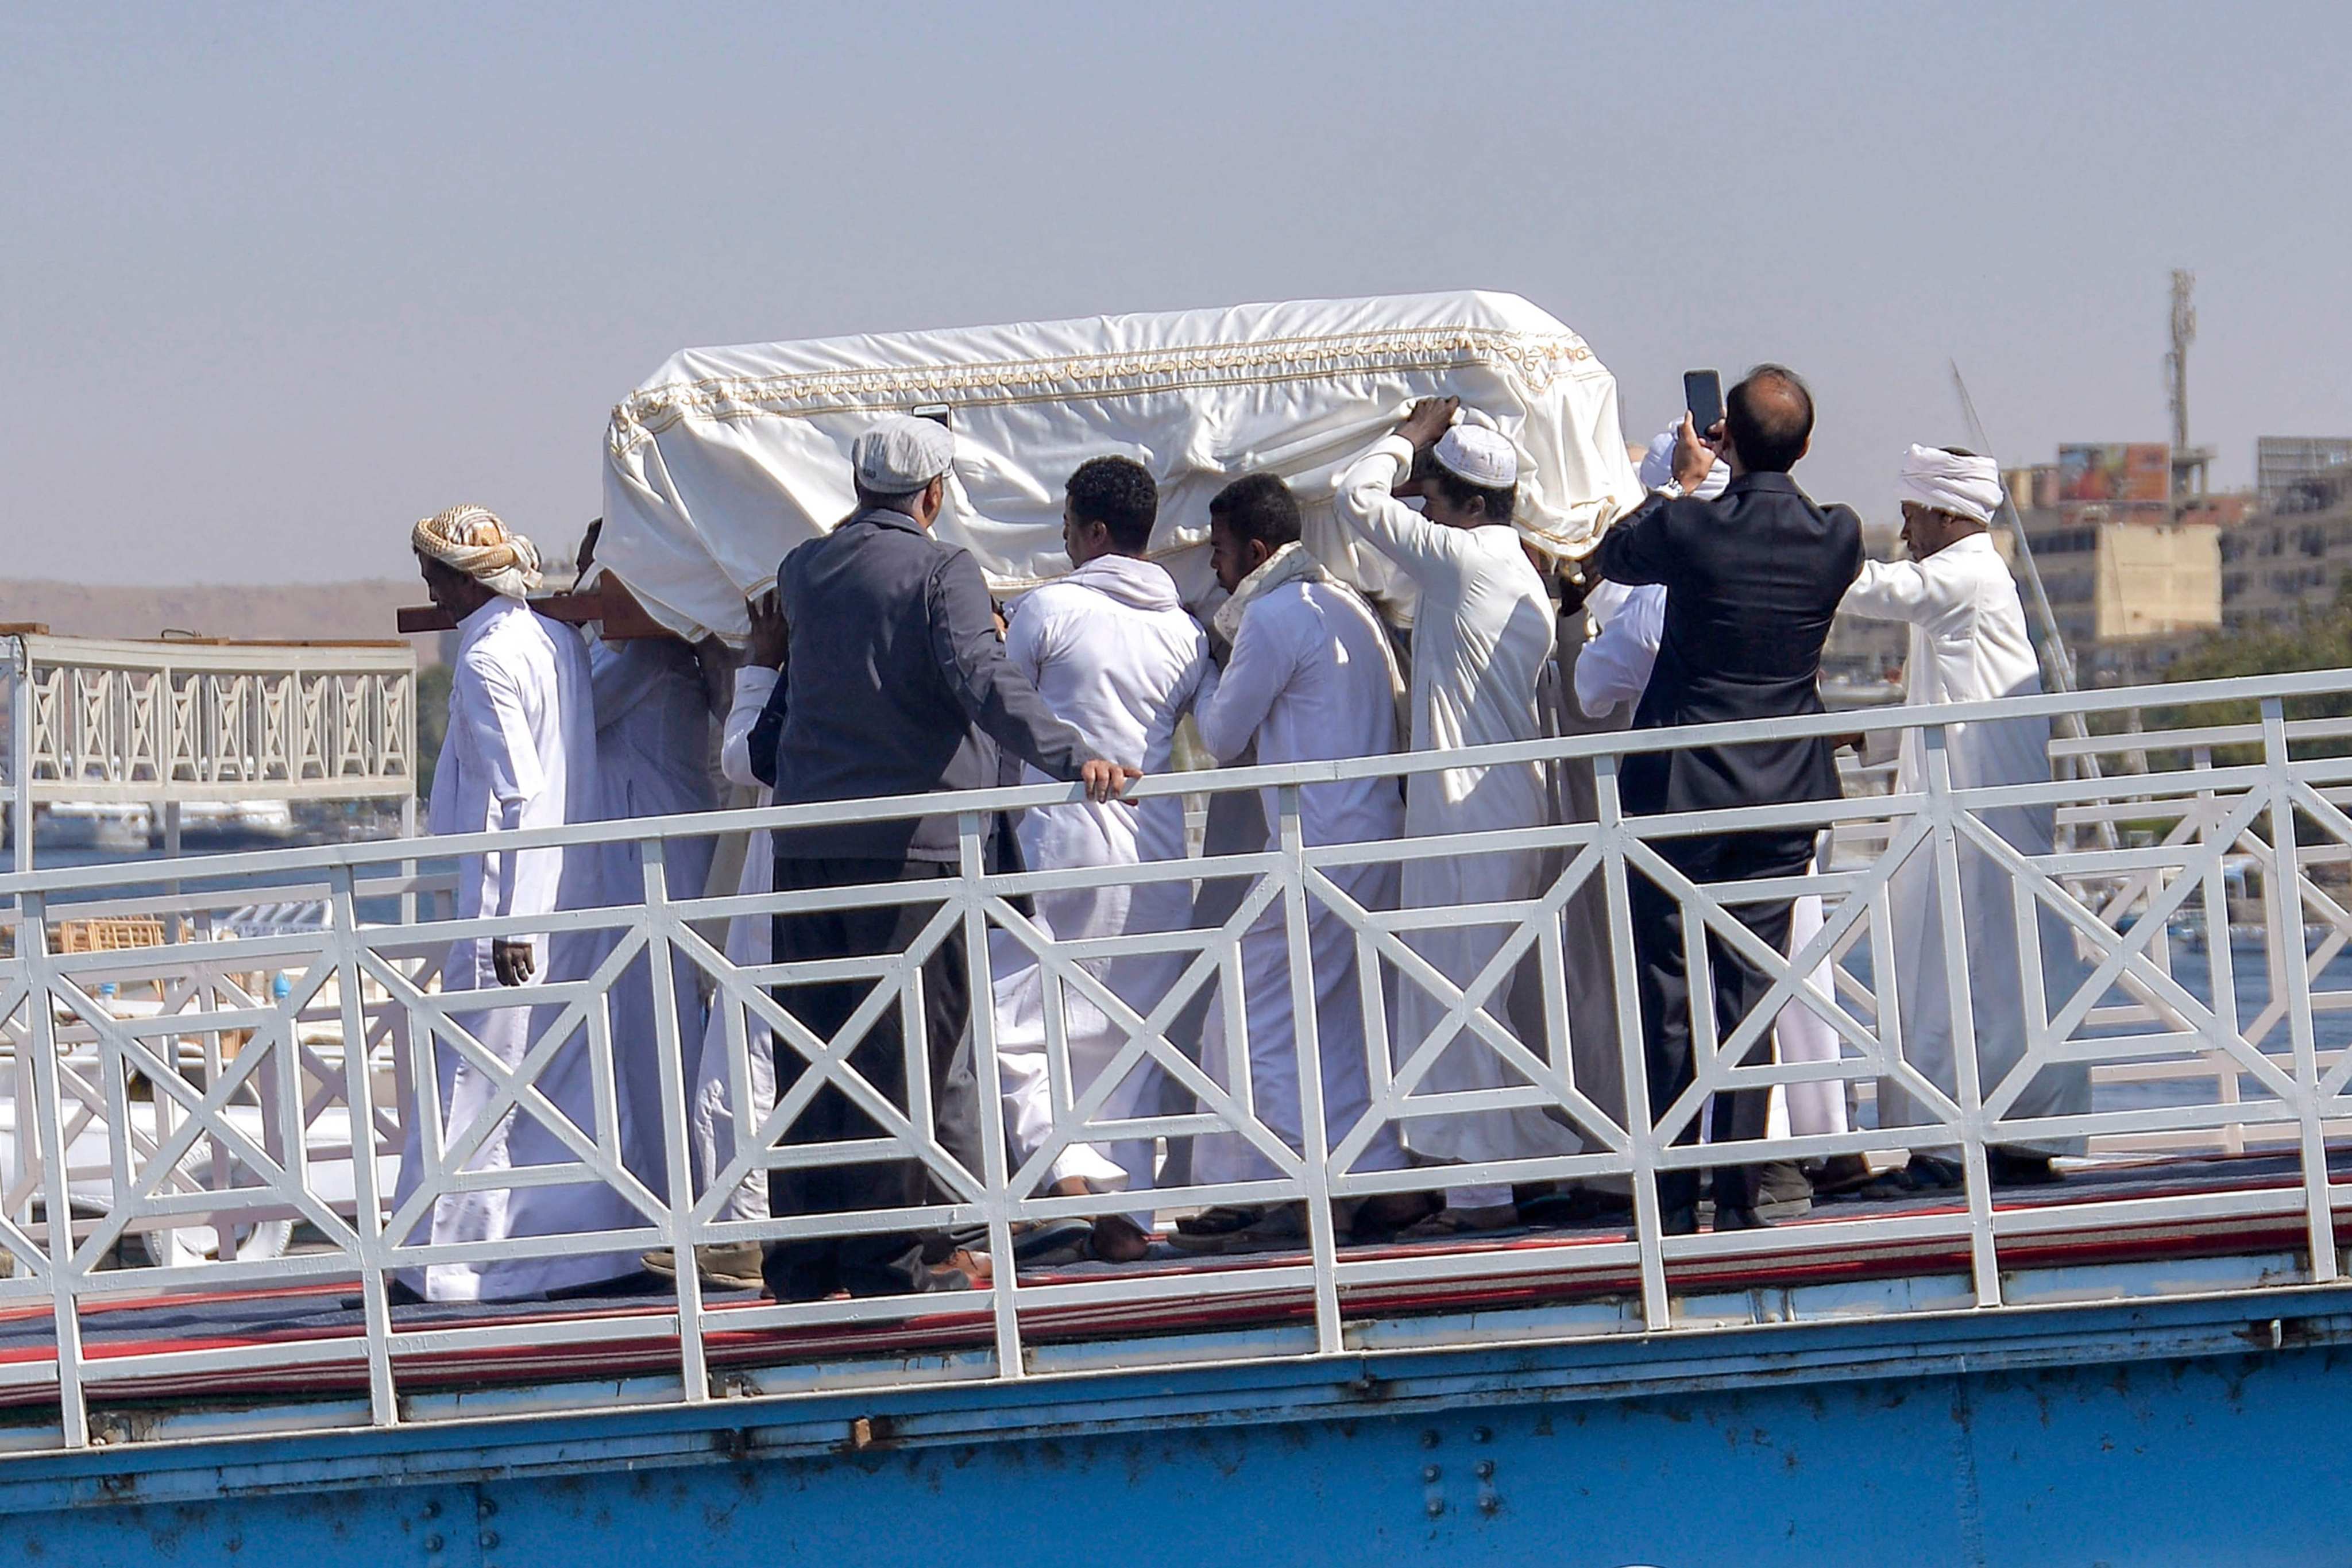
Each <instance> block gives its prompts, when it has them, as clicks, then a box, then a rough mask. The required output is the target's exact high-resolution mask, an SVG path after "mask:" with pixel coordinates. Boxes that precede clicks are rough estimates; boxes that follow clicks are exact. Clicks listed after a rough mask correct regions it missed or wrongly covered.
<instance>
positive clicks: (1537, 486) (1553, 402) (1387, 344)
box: [597, 292, 1642, 637]
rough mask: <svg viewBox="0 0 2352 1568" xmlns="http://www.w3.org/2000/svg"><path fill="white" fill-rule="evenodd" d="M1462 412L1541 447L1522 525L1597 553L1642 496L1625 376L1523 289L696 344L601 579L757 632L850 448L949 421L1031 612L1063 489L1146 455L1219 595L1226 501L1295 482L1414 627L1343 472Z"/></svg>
mask: <svg viewBox="0 0 2352 1568" xmlns="http://www.w3.org/2000/svg"><path fill="white" fill-rule="evenodd" d="M1434 394H1451V395H1456V396H1459V397H1460V398H1461V399H1462V400H1463V402H1464V404H1465V405H1466V406H1468V407H1470V408H1472V409H1475V410H1477V411H1479V412H1480V413H1481V414H1482V415H1484V416H1488V417H1491V418H1492V420H1493V421H1494V422H1495V423H1496V425H1497V426H1499V427H1500V428H1501V429H1502V430H1503V431H1504V432H1505V433H1506V434H1507V435H1509V436H1510V437H1511V438H1512V439H1513V440H1514V441H1516V442H1517V444H1518V447H1519V449H1520V454H1521V458H1522V467H1521V469H1520V472H1521V473H1522V475H1523V476H1525V479H1524V482H1523V484H1522V486H1521V491H1522V500H1521V509H1520V510H1521V519H1520V521H1521V525H1522V527H1523V528H1524V529H1525V530H1526V531H1527V532H1528V534H1529V535H1530V536H1531V537H1533V538H1535V539H1537V540H1538V542H1542V543H1543V544H1545V545H1546V546H1547V547H1548V548H1549V549H1550V550H1551V551H1552V552H1554V553H1558V554H1563V555H1571V556H1573V555H1580V554H1581V553H1583V552H1584V551H1586V550H1588V549H1589V548H1591V543H1592V541H1593V540H1594V539H1595V538H1596V537H1598V535H1599V532H1600V531H1601V529H1602V528H1603V527H1605V526H1606V524H1607V522H1608V521H1609V520H1610V519H1611V518H1612V517H1614V516H1616V515H1618V514H1620V513H1621V512H1623V511H1626V510H1631V509H1632V508H1633V506H1634V505H1636V504H1638V502H1639V500H1640V499H1641V494H1642V491H1641V486H1640V483H1639V481H1638V480H1637V479H1636V478H1635V476H1634V470H1633V464H1632V462H1631V461H1630V460H1629V458H1627V455H1626V450H1625V442H1624V437H1623V435H1622V430H1621V429H1620V426H1619V421H1618V414H1617V388H1616V383H1615V381H1614V379H1613V378H1612V376H1611V375H1610V374H1609V372H1608V371H1607V370H1606V369H1604V368H1603V367H1602V366H1601V362H1600V361H1599V360H1597V359H1595V358H1594V357H1593V355H1592V352H1591V349H1589V348H1587V347H1586V346H1585V343H1584V340H1583V339H1581V338H1580V337H1579V336H1577V334H1576V333H1575V332H1573V331H1570V330H1569V328H1568V327H1567V326H1565V325H1563V324H1562V323H1561V322H1560V321H1557V320H1556V319H1554V318H1553V317H1552V316H1550V315H1549V314H1548V313H1546V312H1545V311H1543V310H1539V309H1538V308H1537V307H1536V306H1534V305H1532V304H1530V303H1528V301H1527V300H1522V299H1520V298H1518V297H1517V295H1513V294H1495V293H1484V292H1465V293H1453V294H1417V295H1406V296H1400V297H1395V298H1387V299H1372V300H1301V301H1294V302H1291V303H1287V304H1274V305H1242V306H1236V307H1234V308H1232V309H1230V310H1179V311H1166V312H1160V313H1154V314H1147V315H1132V316H1097V317H1090V318H1087V319H1085V320H1081V321H1045V322H1028V323H1024V324H1022V325H1018V326H1002V327H969V328H959V329H954V330H949V331H922V332H891V333H882V334H876V335H870V336H860V337H845V338H825V339H818V340H814V341H811V342H789V343H758V344H751V345H747V346H742V347H737V348H719V349H689V350H688V351H686V352H685V353H680V354H677V355H676V356H674V357H673V358H672V359H671V360H670V361H669V362H668V363H666V364H664V365H663V366H662V367H661V368H660V369H659V370H658V371H656V373H655V374H653V375H652V376H651V377H649V378H648V379H647V380H646V382H645V384H643V385H641V386H639V387H638V388H637V389H636V390H635V392H633V393H631V394H630V395H628V397H627V398H625V400H623V402H622V403H621V404H620V405H619V406H618V407H617V408H615V409H614V411H613V421H612V425H611V428H610V430H609V433H608V439H607V446H606V463H605V471H604V535H603V538H602V540H601V542H600V543H599V545H598V549H597V554H598V558H599V562H600V563H601V564H602V565H603V566H604V568H605V569H606V570H608V571H610V572H611V573H612V574H614V576H615V577H617V578H619V579H620V581H621V582H622V583H624V584H626V585H627V587H628V588H629V589H630V591H631V592H632V593H634V594H635V596H636V597H637V599H638V600H639V601H640V602H641V603H642V604H643V605H645V607H646V610H647V611H649V612H650V613H651V614H652V616H654V618H655V619H656V620H657V621H659V622H661V623H662V624H663V625H665V626H668V627H670V628H671V629H672V630H675V631H677V632H679V633H681V634H683V635H686V636H688V637H696V636H699V635H701V634H702V633H704V632H706V631H715V632H719V633H720V634H722V635H724V636H728V637H740V636H741V635H742V634H743V633H744V632H745V631H746V630H747V622H746V619H745V615H744V607H743V601H744V598H745V596H746V595H750V594H753V593H756V592H759V591H761V590H762V589H764V588H765V587H767V586H768V584H771V583H772V581H773V580H774V577H775V571H776V563H777V562H778V561H779V560H781V559H782V556H783V554H784V552H786V551H787V550H789V549H790V548H791V547H792V546H793V545H794V544H796V543H798V542H801V541H802V540H804V539H807V538H810V537H812V536H814V535H815V534H818V533H821V532H823V531H825V530H826V529H828V528H830V527H832V526H833V525H834V524H835V523H836V522H838V521H841V520H842V519H843V518H845V516H847V514H848V513H849V511H850V510H851V507H852V504H853V498H852V495H851V491H850V484H849V463H848V452H849V445H850V442H851V441H852V440H854V439H855V438H856V436H857V434H858V432H859V431H860V430H862V429H864V428H866V426H869V425H870V424H871V423H872V422H873V421H874V420H875V419H877V417H880V416H885V415H889V414H897V413H911V412H916V411H919V410H924V409H936V408H941V407H943V408H945V409H946V411H947V415H948V418H949V421H950V426H951V427H952V428H953V430H954V431H955V435H956V463H955V471H954V473H953V475H952V476H951V482H950V486H949V491H948V505H947V511H946V514H945V515H944V516H943V517H942V518H941V519H940V523H939V527H938V532H939V536H940V538H942V539H945V540H948V541H950V542H954V543H958V544H961V545H963V546H965V547H967V548H968V549H970V550H971V552H972V553H973V554H974V555H975V556H977V557H978V558H979V561H980V563H981V565H982V568H983V569H984V570H985V571H986V572H987V573H988V574H989V575H990V578H991V579H992V584H993V585H994V586H995V587H997V588H998V589H999V590H1001V591H1003V592H1005V593H1008V594H1009V593H1013V592H1016V591H1018V590H1019V589H1021V588H1023V587H1024V586H1029V585H1034V584H1036V583H1038V582H1041V581H1044V580H1045V579H1048V578H1052V577H1056V576H1059V575H1060V574H1062V573H1064V572H1066V571H1067V570H1068V568H1069V563H1068V562H1067V560H1066V558H1065V557H1064V556H1063V554H1062V552H1061V513H1062V487H1063V483H1064V481H1065V480H1066V479H1067V478H1068V476H1069V473H1070V471H1071V470H1072V469H1073V468H1076V467H1077V465H1078V464H1079V463H1081V462H1083V461H1085V460H1086V459H1087V458H1091V457H1097V456H1100V455H1102V454H1105V453H1122V454H1125V455H1126V456H1129V457H1131V458H1136V459H1137V460H1138V461H1139V462H1141V463H1142V464H1143V465H1144V466H1145V467H1146V468H1149V469H1150V471H1151V473H1152V476H1153V477H1154V479H1157V480H1158V482H1159V486H1160V509H1161V510H1160V531H1159V537H1158V538H1157V539H1156V540H1155V542H1154V552H1155V554H1156V555H1158V556H1159V557H1160V559H1161V560H1162V561H1163V562H1164V563H1165V564H1167V565H1168V567H1169V568H1170V570H1171V571H1172V572H1174V573H1175V574H1176V576H1177V580H1178V582H1179V584H1181V586H1182V587H1183V588H1184V590H1185V592H1186V595H1187V597H1188V598H1191V597H1192V596H1194V595H1196V594H1200V593H1203V592H1205V591H1206V589H1207V587H1208V574H1207V563H1206V553H1207V552H1206V550H1205V548H1204V546H1205V543H1206V541H1207V537H1208V504H1209V498H1210V497H1211V496H1213V495H1214V494H1215V493H1216V492H1217V490H1218V489H1220V488H1221V487H1222V486H1223V485H1224V484H1225V483H1226V482H1227V481H1228V480H1230V479H1234V478H1235V477H1237V476H1239V475H1241V474H1244V473H1248V472H1252V471H1254V470H1257V469H1271V470H1272V471H1274V472H1276V473H1278V474H1280V475H1282V476H1283V478H1285V479H1287V480H1289V481H1290V482H1291V484H1292V486H1293V487H1294V489H1297V492H1298V494H1299V499H1300V500H1301V501H1302V502H1303V503H1304V504H1305V507H1306V512H1307V542H1308V544H1309V546H1310V547H1311V548H1313V549H1314V550H1315V551H1316V552H1317V553H1318V555H1319V556H1321V557H1322V558H1323V560H1324V561H1325V563H1326V564H1328V565H1329V566H1331V567H1332V568H1333V569H1334V570H1335V571H1336V572H1338V573H1339V574H1341V575H1343V576H1346V577H1348V578H1349V580H1351V581H1353V582H1354V583H1356V584H1358V585H1359V586H1360V587H1363V588H1365V589H1367V590H1368V591H1370V592H1371V593H1373V594H1375V595H1380V596H1381V597H1383V598H1386V599H1388V600H1390V601H1391V604H1392V606H1393V608H1394V609H1395V610H1396V611H1398V612H1400V613H1409V601H1410V595H1409V593H1408V592H1406V591H1404V585H1403V584H1400V583H1398V582H1396V581H1395V580H1394V579H1393V577H1392V574H1391V572H1390V570H1389V569H1388V567H1387V566H1386V565H1385V563H1382V562H1381V561H1380V560H1379V559H1378V558H1377V557H1376V556H1373V555H1371V554H1370V552H1361V551H1359V550H1357V549H1355V548H1352V547H1351V546H1350V545H1349V543H1348V542H1346V541H1344V540H1343V539H1342V538H1341V536H1340V533H1339V529H1338V526H1337V524H1336V522H1335V521H1334V520H1333V518H1332V515H1331V505H1330V498H1331V489H1332V481H1333V479H1334V476H1335V475H1336V474H1337V472H1338V470H1339V468H1340V467H1341V466H1342V465H1343V464H1344V463H1345V462H1346V461H1347V460H1348V459H1349V458H1352V457H1354V456H1356V455H1357V454H1359V453H1360V452H1361V451H1362V449H1363V448H1364V447H1366V446H1367V445H1369V444H1370V442H1371V441H1373V440H1374V439H1375V438H1377V437H1379V436H1380V435H1381V433H1382V432H1383V431H1384V430H1385V429H1387V428H1388V427H1389V426H1391V425H1393V424H1394V423H1395V421H1396V420H1398V419H1399V418H1401V417H1402V416H1403V414H1404V412H1405V409H1406V408H1407V406H1408V405H1410V404H1411V403H1412V400H1413V399H1414V398H1416V397H1422V396H1427V395H1434Z"/></svg>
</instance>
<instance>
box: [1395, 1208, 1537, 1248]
mask: <svg viewBox="0 0 2352 1568" xmlns="http://www.w3.org/2000/svg"><path fill="white" fill-rule="evenodd" d="M1518 1226H1519V1211H1518V1207H1517V1205H1515V1204H1497V1205H1495V1206H1494V1207H1493V1208H1483V1209H1450V1208H1448V1209H1439V1210H1438V1211H1437V1212H1436V1213H1435V1214H1432V1215H1423V1216H1422V1217H1421V1218H1419V1219H1417V1220H1415V1221H1413V1222H1412V1224H1411V1225H1409V1226H1405V1227H1404V1228H1403V1229H1402V1230H1401V1231H1399V1232H1397V1239H1398V1240H1399V1241H1432V1240H1436V1239H1439V1238H1441V1237H1460V1236H1487V1235H1491V1234H1493V1233H1494V1232H1496V1231H1498V1230H1516V1229H1517V1228H1518Z"/></svg>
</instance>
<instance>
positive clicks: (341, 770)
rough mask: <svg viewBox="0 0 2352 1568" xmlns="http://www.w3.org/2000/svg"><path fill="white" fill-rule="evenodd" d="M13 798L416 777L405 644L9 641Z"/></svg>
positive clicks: (156, 795)
mask: <svg viewBox="0 0 2352 1568" xmlns="http://www.w3.org/2000/svg"><path fill="white" fill-rule="evenodd" d="M7 641H8V642H9V643H10V644H11V645H13V650H14V661H15V668H14V670H13V671H12V672H11V675H10V679H12V680H13V681H14V682H15V683H16V688H17V689H18V693H19V700H17V701H16V702H15V703H13V704H12V711H15V712H18V713H21V714H23V715H24V718H23V719H22V721H21V722H23V723H25V724H26V726H27V731H26V734H25V735H24V736H23V738H22V742H21V749H22V752H23V755H24V757H25V761H26V766H25V769H24V773H23V778H22V780H21V781H12V782H16V783H17V784H18V792H19V795H20V796H24V795H29V796H30V797H32V798H37V799H39V800H42V801H70V800H82V799H97V800H113V801H121V800H132V801H170V800H174V799H178V800H205V799H213V798H220V797H221V796H222V795H228V796H232V797H235V798H244V799H268V798H281V799H300V798H305V797H320V798H328V799H352V798H361V797H367V796H392V795H405V794H408V793H410V792H412V791H413V790H414V789H415V770H414V767H413V765H412V764H413V760H414V756H415V698H414V689H415V658H414V655H413V653H412V652H411V651H410V650H409V649H407V648H404V647H378V646H373V645H350V646H347V647H332V646H315V647H235V646H233V645H220V646H215V645H207V644H196V643H184V642H160V643H130V642H118V641H111V640H107V639H94V638H77V637H48V636H46V635H38V636H24V637H10V638H8V639H7Z"/></svg>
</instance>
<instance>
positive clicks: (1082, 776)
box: [1078, 757, 1143, 805]
mask: <svg viewBox="0 0 2352 1568" xmlns="http://www.w3.org/2000/svg"><path fill="white" fill-rule="evenodd" d="M1142 776H1143V770H1142V769H1141V768H1130V767H1126V766H1123V765H1121V764H1120V763H1112V762H1106V761H1104V760H1103V759H1102V758H1100V757H1097V758H1096V759H1095V760H1094V761H1092V762H1090V763H1087V765H1086V766H1084V767H1082V768H1080V769H1079V770H1078V782H1079V783H1080V784H1085V785H1086V786H1087V799H1088V800H1090V801H1093V802H1094V803H1095V804H1096V805H1106V804H1108V802H1111V801H1114V800H1117V799H1118V793H1119V791H1121V790H1123V789H1125V788H1126V787H1127V786H1128V785H1129V784H1133V783H1134V782H1135V781H1136V780H1138V779H1139V778H1141V777H1142Z"/></svg>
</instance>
